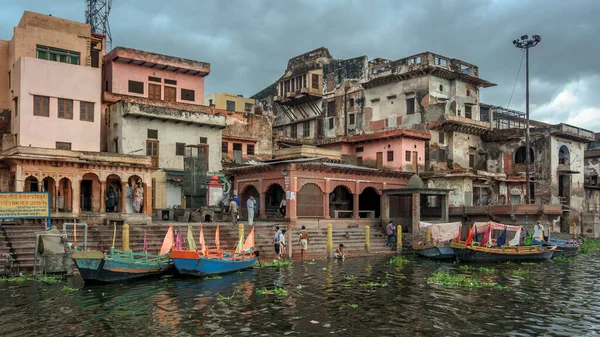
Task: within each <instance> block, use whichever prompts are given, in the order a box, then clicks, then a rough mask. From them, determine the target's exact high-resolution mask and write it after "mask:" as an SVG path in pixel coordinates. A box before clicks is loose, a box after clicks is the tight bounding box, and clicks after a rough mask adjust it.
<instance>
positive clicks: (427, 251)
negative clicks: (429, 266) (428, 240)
mask: <svg viewBox="0 0 600 337" xmlns="http://www.w3.org/2000/svg"><path fill="white" fill-rule="evenodd" d="M413 250H414V251H415V253H416V254H417V255H419V256H422V257H426V258H429V259H433V260H452V259H454V249H452V247H450V246H449V245H437V246H413Z"/></svg>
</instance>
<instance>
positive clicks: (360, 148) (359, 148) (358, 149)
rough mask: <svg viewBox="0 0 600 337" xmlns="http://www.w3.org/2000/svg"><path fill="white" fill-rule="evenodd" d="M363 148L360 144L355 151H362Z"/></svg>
mask: <svg viewBox="0 0 600 337" xmlns="http://www.w3.org/2000/svg"><path fill="white" fill-rule="evenodd" d="M363 151H364V148H363V147H362V146H360V147H357V148H356V152H363Z"/></svg>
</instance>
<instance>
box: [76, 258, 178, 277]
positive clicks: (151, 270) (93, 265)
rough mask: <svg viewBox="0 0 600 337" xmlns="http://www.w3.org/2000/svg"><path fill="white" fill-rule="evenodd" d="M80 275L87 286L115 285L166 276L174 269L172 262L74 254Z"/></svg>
mask: <svg viewBox="0 0 600 337" xmlns="http://www.w3.org/2000/svg"><path fill="white" fill-rule="evenodd" d="M73 261H74V262H75V264H76V265H77V269H78V270H79V274H80V275H81V278H82V279H83V281H84V282H85V283H86V284H93V283H114V282H123V281H129V280H134V279H140V278H146V277H153V276H159V275H163V274H166V273H168V272H170V271H172V269H173V265H172V263H170V262H164V261H150V262H149V263H140V261H135V262H134V261H133V260H131V261H123V260H119V261H115V260H113V259H111V257H110V256H107V257H105V256H104V254H102V253H100V252H83V253H75V254H73Z"/></svg>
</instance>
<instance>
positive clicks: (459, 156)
mask: <svg viewBox="0 0 600 337" xmlns="http://www.w3.org/2000/svg"><path fill="white" fill-rule="evenodd" d="M447 135H448V148H450V149H451V151H450V153H449V154H448V160H449V161H450V163H451V164H452V166H451V167H452V168H455V169H459V168H469V154H479V152H481V151H483V150H484V147H483V141H482V140H481V137H479V136H475V135H470V134H465V133H460V132H452V133H447ZM477 158H478V156H476V160H477ZM476 164H477V163H476Z"/></svg>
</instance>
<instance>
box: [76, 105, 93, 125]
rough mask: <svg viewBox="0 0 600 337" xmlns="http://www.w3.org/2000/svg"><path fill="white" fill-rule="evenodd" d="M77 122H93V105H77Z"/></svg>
mask: <svg viewBox="0 0 600 337" xmlns="http://www.w3.org/2000/svg"><path fill="white" fill-rule="evenodd" d="M79 120H82V121H86V122H93V121H94V103H92V102H80V103H79Z"/></svg>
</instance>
